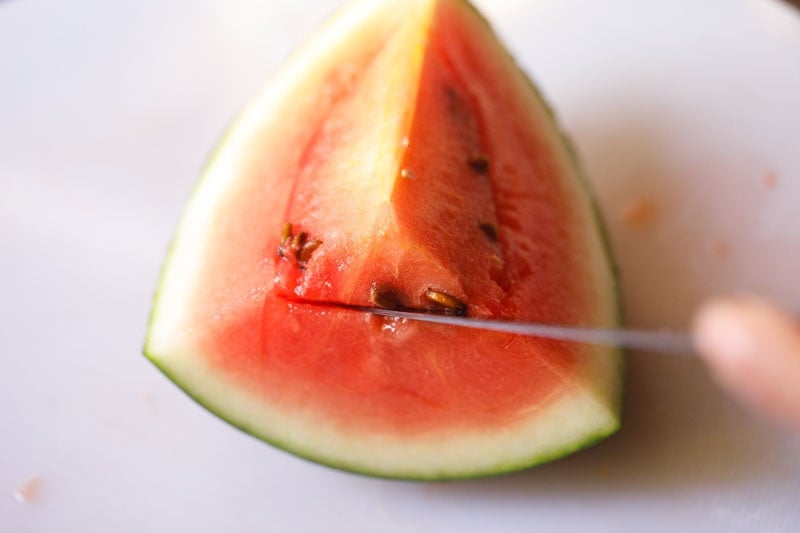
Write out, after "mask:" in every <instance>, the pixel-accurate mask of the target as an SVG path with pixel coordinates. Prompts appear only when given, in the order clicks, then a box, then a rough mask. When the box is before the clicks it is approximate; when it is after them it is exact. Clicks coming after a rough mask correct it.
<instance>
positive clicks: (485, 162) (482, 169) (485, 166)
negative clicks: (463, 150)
mask: <svg viewBox="0 0 800 533" xmlns="http://www.w3.org/2000/svg"><path fill="white" fill-rule="evenodd" d="M469 166H470V168H472V170H474V171H475V172H477V173H478V174H482V175H486V174H488V173H489V159H488V158H487V157H486V156H485V155H483V154H481V155H477V156H475V157H473V158H472V159H470V160H469Z"/></svg>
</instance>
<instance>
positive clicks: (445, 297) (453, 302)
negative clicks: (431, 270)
mask: <svg viewBox="0 0 800 533" xmlns="http://www.w3.org/2000/svg"><path fill="white" fill-rule="evenodd" d="M425 298H427V299H428V300H429V301H431V302H433V303H435V304H437V305H440V306H442V307H444V309H445V313H448V314H455V315H463V314H465V313H466V311H467V306H466V304H465V303H464V302H462V301H461V300H459V299H458V298H456V297H455V296H451V295H449V294H447V293H444V292H439V291H437V290H433V289H428V290H427V291H425Z"/></svg>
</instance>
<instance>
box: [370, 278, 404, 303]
mask: <svg viewBox="0 0 800 533" xmlns="http://www.w3.org/2000/svg"><path fill="white" fill-rule="evenodd" d="M369 299H370V300H371V301H372V303H374V304H375V305H376V306H378V307H381V308H383V309H400V308H401V307H403V302H401V301H400V296H399V295H398V294H397V293H396V292H395V291H394V290H392V289H390V288H389V287H386V286H385V285H381V284H380V283H378V282H374V283H373V284H372V285H371V286H370V288H369Z"/></svg>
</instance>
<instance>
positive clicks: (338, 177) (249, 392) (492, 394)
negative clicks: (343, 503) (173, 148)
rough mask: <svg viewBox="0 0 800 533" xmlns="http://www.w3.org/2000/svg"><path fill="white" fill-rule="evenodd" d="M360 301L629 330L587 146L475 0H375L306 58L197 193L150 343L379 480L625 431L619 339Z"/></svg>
mask: <svg viewBox="0 0 800 533" xmlns="http://www.w3.org/2000/svg"><path fill="white" fill-rule="evenodd" d="M339 303H345V304H360V305H374V306H380V307H397V308H404V309H419V310H425V311H429V312H437V313H456V314H465V315H468V316H475V317H494V318H505V319H516V320H536V321H544V322H552V323H559V324H580V325H596V326H614V325H616V324H617V323H618V320H619V312H618V309H619V306H618V301H617V293H616V283H615V277H614V272H613V269H612V265H611V261H610V258H609V255H608V248H607V246H606V243H605V240H604V237H603V231H602V227H601V224H600V220H599V217H598V214H597V211H596V209H595V208H594V205H593V202H592V197H591V194H590V191H589V190H588V189H587V186H586V184H585V183H584V181H583V180H582V179H581V176H580V172H579V169H578V166H577V163H576V161H575V159H574V156H573V154H572V152H571V150H570V148H569V145H568V143H567V142H566V140H565V139H564V137H563V136H562V135H561V133H560V131H559V129H558V127H557V125H556V124H555V121H554V118H553V116H552V114H551V112H550V111H549V110H548V108H547V107H546V105H545V104H544V103H543V101H542V100H541V98H540V97H539V95H538V94H537V92H536V90H535V89H534V87H533V85H532V84H531V83H530V82H529V81H528V79H527V78H526V77H525V76H524V74H522V73H521V72H520V70H519V69H518V68H517V66H516V65H515V63H514V62H513V60H512V59H511V57H510V56H509V55H508V53H507V52H506V51H505V49H504V48H503V47H502V45H501V44H500V43H499V42H498V40H497V38H496V36H495V35H494V33H493V32H492V30H491V29H490V27H489V26H488V25H487V23H486V21H485V20H484V19H483V18H482V17H481V16H480V15H479V14H478V12H477V11H476V10H475V9H474V8H473V7H472V6H470V5H469V4H468V3H467V2H465V1H463V0H404V1H402V2H401V1H392V0H377V1H366V0H362V1H357V2H355V3H353V4H351V5H350V6H349V7H347V8H346V9H345V10H343V11H342V12H341V13H340V14H339V15H338V16H336V17H335V18H333V19H332V20H330V21H329V22H328V23H327V25H326V26H325V27H324V28H322V29H321V31H319V33H318V34H317V35H316V36H315V37H314V38H313V39H312V40H311V42H310V43H308V44H307V45H306V46H305V47H304V48H303V49H301V50H300V51H299V52H298V53H296V55H295V56H294V57H293V58H292V59H291V61H289V63H288V64H287V65H286V66H285V68H284V69H283V70H282V72H280V74H279V75H278V76H277V78H276V79H275V80H273V81H272V83H270V84H269V85H268V87H267V88H266V90H265V91H264V92H263V93H262V94H261V95H260V96H258V98H256V100H255V101H254V102H253V103H252V105H251V106H250V107H249V108H247V109H246V110H245V112H244V113H243V114H242V115H241V117H240V119H239V120H238V121H237V122H236V124H235V125H234V127H233V128H232V129H231V130H230V132H229V133H228V135H227V137H226V138H225V139H224V141H223V142H222V144H221V145H220V147H219V149H218V150H217V152H216V154H215V155H214V157H213V159H212V161H211V163H210V164H209V166H208V167H207V169H206V171H205V173H204V175H203V178H202V179H201V181H200V183H199V185H198V187H197V189H196V191H195V193H194V194H193V196H192V198H191V200H190V202H189V204H188V206H187V208H186V210H185V213H184V216H183V218H182V222H181V224H180V227H179V229H178V232H177V236H176V238H175V241H174V244H173V246H172V250H171V252H170V255H169V258H168V260H167V262H166V266H165V268H164V272H163V275H162V279H161V283H160V287H159V290H158V294H157V297H156V301H155V304H154V308H153V312H152V317H151V322H150V326H149V331H148V336H147V341H146V346H145V353H146V355H147V356H148V357H149V358H150V359H151V360H152V361H153V362H154V363H155V364H156V365H157V366H158V367H159V368H160V369H161V370H162V371H163V372H164V373H165V374H166V375H167V376H168V377H169V378H170V379H172V380H173V381H174V382H175V383H176V384H178V385H179V386H180V387H181V388H183V389H184V390H185V391H186V392H187V393H188V394H189V395H190V396H192V397H193V398H195V399H196V400H197V401H198V402H200V403H201V404H202V405H204V406H205V407H207V408H208V409H209V410H211V411H213V412H214V413H216V414H217V415H219V416H220V417H221V418H223V419H225V420H227V421H228V422H230V423H231V424H233V425H235V426H237V427H239V428H241V429H243V430H244V431H246V432H248V433H251V434H252V435H255V436H257V437H258V438H261V439H263V440H265V441H267V442H269V443H272V444H274V445H276V446H279V447H281V448H283V449H285V450H288V451H290V452H292V453H294V454H297V455H299V456H302V457H305V458H308V459H312V460H314V461H317V462H320V463H324V464H327V465H331V466H335V467H338V468H342V469H345V470H350V471H355V472H361V473H366V474H371V475H376V476H385V477H397V478H411V479H454V478H464V477H473V476H482V475H491V474H498V473H502V472H508V471H513V470H518V469H522V468H526V467H528V466H532V465H535V464H537V463H541V462H544V461H547V460H550V459H554V458H556V457H560V456H563V455H565V454H568V453H570V452H572V451H575V450H577V449H580V448H582V447H585V446H587V445H589V444H591V443H593V442H595V441H597V440H599V439H601V438H603V437H605V436H607V435H609V434H611V433H613V432H614V431H615V430H616V429H617V428H618V427H619V405H620V392H621V379H620V375H621V366H622V360H621V354H620V353H619V351H618V350H615V349H610V348H601V347H593V346H584V345H577V344H570V343H563V342H554V341H548V340H543V339H536V338H525V337H521V336H515V335H509V334H500V333H488V332H481V331H468V330H463V329H460V328H449V327H447V326H440V325H433V324H423V323H416V322H407V321H404V320H393V319H384V318H379V317H376V316H373V315H368V314H359V313H357V312H353V311H350V310H346V309H341V308H337V307H335V306H334V305H331V304H339Z"/></svg>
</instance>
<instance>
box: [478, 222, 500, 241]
mask: <svg viewBox="0 0 800 533" xmlns="http://www.w3.org/2000/svg"><path fill="white" fill-rule="evenodd" d="M478 227H479V228H480V229H481V231H482V232H483V234H484V235H486V237H487V238H488V239H489V240H490V241H492V242H497V228H496V227H494V224H492V223H491V222H478Z"/></svg>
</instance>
